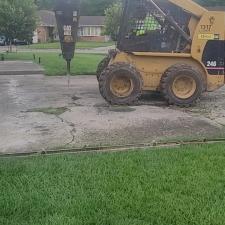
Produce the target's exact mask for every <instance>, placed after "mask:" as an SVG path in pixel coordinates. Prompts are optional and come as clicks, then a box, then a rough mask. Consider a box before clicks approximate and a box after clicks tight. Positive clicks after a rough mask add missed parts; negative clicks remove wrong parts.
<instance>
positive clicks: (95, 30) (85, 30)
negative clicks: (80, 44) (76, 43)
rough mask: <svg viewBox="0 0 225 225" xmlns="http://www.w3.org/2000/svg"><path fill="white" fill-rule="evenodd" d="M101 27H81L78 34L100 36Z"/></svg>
mask: <svg viewBox="0 0 225 225" xmlns="http://www.w3.org/2000/svg"><path fill="white" fill-rule="evenodd" d="M101 31H102V29H101V27H97V26H90V27H88V26H87V27H81V28H80V32H79V34H80V36H101Z"/></svg>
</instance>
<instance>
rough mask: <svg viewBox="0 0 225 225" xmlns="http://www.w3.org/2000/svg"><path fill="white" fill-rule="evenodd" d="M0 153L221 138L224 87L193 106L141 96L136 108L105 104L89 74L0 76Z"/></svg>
mask: <svg viewBox="0 0 225 225" xmlns="http://www.w3.org/2000/svg"><path fill="white" fill-rule="evenodd" d="M0 106H1V107H0V115H1V116H0V146H1V147H0V153H20V152H30V151H43V150H48V149H54V148H58V147H62V148H68V147H85V146H102V145H110V146H111V145H123V144H140V143H150V142H153V141H160V140H177V139H178V140H182V139H185V140H187V139H196V138H213V137H225V133H224V131H225V129H224V126H225V88H222V89H220V90H219V91H217V92H214V93H207V94H205V95H204V96H203V97H202V99H201V101H200V102H198V104H197V106H195V107H192V108H188V109H181V108H177V107H168V106H167V105H166V104H165V102H164V101H163V100H162V99H161V97H160V96H158V95H154V96H152V95H149V94H145V95H144V96H143V98H142V99H141V102H140V104H139V105H138V106H132V107H118V106H109V105H108V104H107V103H106V102H105V101H104V100H103V99H102V97H101V96H100V94H99V91H98V85H97V82H96V79H95V77H94V76H79V77H73V78H72V79H71V85H70V88H68V87H67V80H66V78H65V77H45V76H42V75H33V76H0Z"/></svg>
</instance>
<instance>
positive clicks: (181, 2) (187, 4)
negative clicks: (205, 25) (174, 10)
mask: <svg viewBox="0 0 225 225" xmlns="http://www.w3.org/2000/svg"><path fill="white" fill-rule="evenodd" d="M169 2H171V3H173V4H175V5H177V6H180V7H181V8H182V9H184V10H186V11H188V12H190V13H191V14H192V15H195V16H196V17H201V16H202V15H203V14H204V13H205V12H207V10H206V9H205V8H203V7H202V6H200V5H198V4H197V3H195V2H193V1H192V0H169Z"/></svg>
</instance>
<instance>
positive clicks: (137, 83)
mask: <svg viewBox="0 0 225 225" xmlns="http://www.w3.org/2000/svg"><path fill="white" fill-rule="evenodd" d="M121 73H123V75H124V76H127V77H129V78H130V79H132V83H133V91H132V92H131V94H130V95H129V96H127V97H118V96H115V95H114V94H113V93H112V91H111V90H110V82H111V81H112V79H113V78H114V77H115V76H118V75H120V74H121ZM142 87H143V80H142V77H141V74H140V73H139V72H138V71H137V70H136V68H135V67H134V66H133V65H131V64H128V63H115V64H112V65H109V66H108V67H107V68H106V69H105V70H104V71H103V72H102V74H101V76H100V79H99V90H100V93H101V95H102V97H103V98H104V99H105V100H106V101H107V102H108V103H110V104H111V105H134V104H136V103H137V102H138V100H139V98H140V97H141V95H142Z"/></svg>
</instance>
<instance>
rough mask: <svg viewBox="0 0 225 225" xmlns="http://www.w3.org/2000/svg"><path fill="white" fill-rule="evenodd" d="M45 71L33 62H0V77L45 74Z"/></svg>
mask: <svg viewBox="0 0 225 225" xmlns="http://www.w3.org/2000/svg"><path fill="white" fill-rule="evenodd" d="M43 73H44V69H43V68H42V67H41V66H39V65H38V64H36V63H33V62H32V61H0V75H32V74H43Z"/></svg>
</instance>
